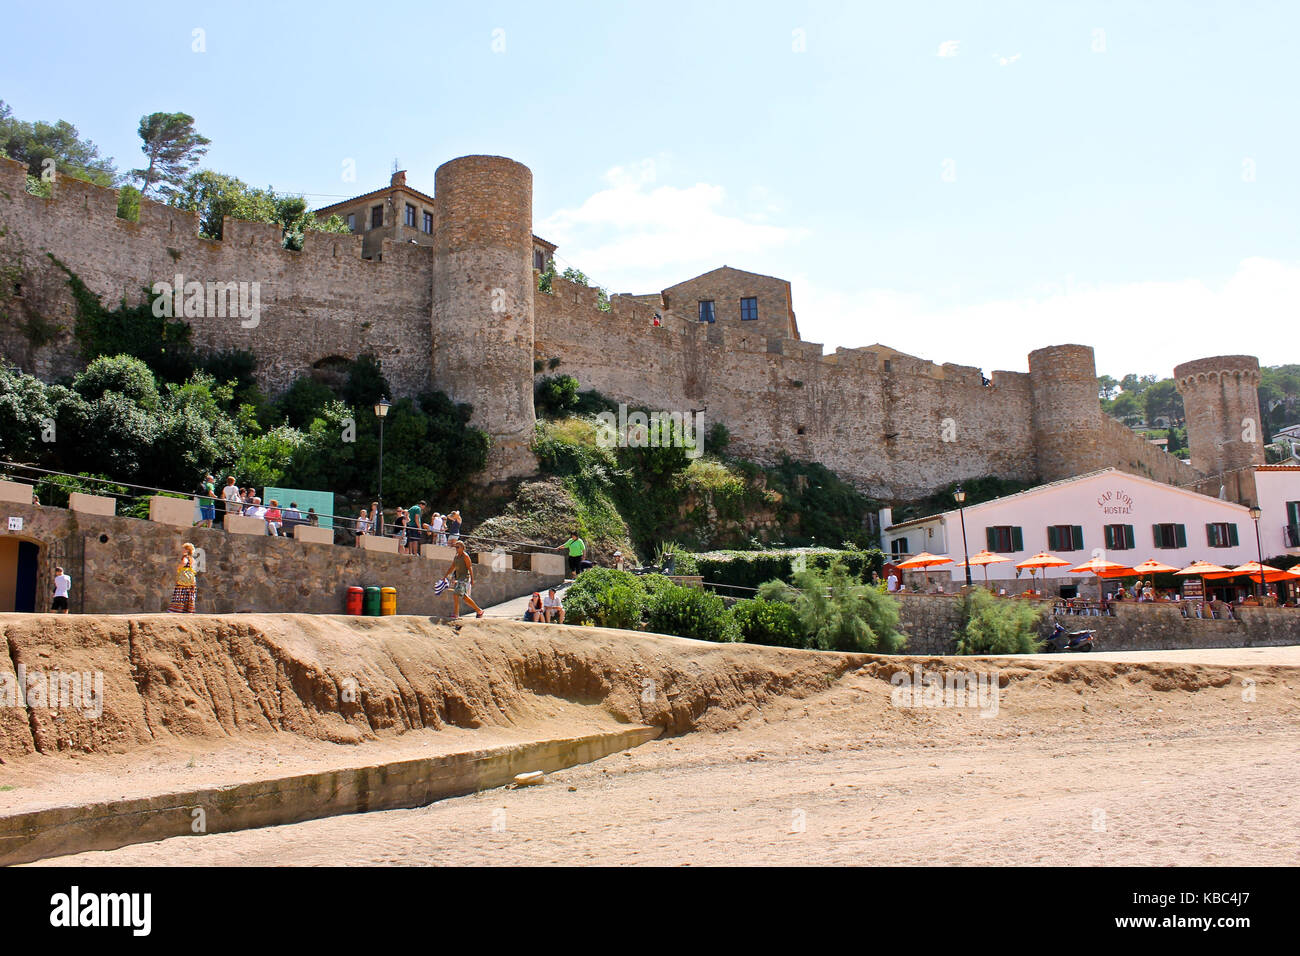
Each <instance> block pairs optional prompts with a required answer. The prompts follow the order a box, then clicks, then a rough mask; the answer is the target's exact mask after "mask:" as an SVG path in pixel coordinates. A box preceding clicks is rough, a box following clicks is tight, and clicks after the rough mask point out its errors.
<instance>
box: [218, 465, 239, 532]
mask: <svg viewBox="0 0 1300 956" xmlns="http://www.w3.org/2000/svg"><path fill="white" fill-rule="evenodd" d="M221 499H222V509H221V510H222V527H225V515H237V514H239V513H241V512H242V511H243V510H244V509H243V506H242V505H241V504H240V503H239V486H238V485H236V484H235V478H234V476H233V475H230V476H227V478H226V486H225V487H224V488H222V489H221Z"/></svg>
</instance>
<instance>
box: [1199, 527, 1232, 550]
mask: <svg viewBox="0 0 1300 956" xmlns="http://www.w3.org/2000/svg"><path fill="white" fill-rule="evenodd" d="M1205 543H1206V544H1208V545H1209V546H1210V547H1211V548H1233V547H1236V546H1237V544H1238V538H1237V524H1236V522H1233V521H1213V522H1210V523H1209V524H1207V525H1206V526H1205Z"/></svg>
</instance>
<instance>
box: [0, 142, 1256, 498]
mask: <svg viewBox="0 0 1300 956" xmlns="http://www.w3.org/2000/svg"><path fill="white" fill-rule="evenodd" d="M24 182H25V181H24V169H23V167H22V165H21V164H18V163H14V162H12V161H5V160H0V231H2V232H3V235H0V255H3V254H4V253H8V254H9V255H10V257H14V256H16V257H17V259H18V261H20V262H21V278H20V280H19V286H20V289H19V292H18V295H17V298H11V300H10V302H9V304H10V305H11V306H14V304H15V303H16V307H11V308H9V309H7V310H6V311H7V312H8V313H10V316H11V318H10V319H6V320H5V321H4V322H3V323H0V326H2V327H0V349H2V350H3V354H4V355H5V356H6V357H8V358H9V359H10V360H11V361H16V362H17V363H18V364H19V365H21V366H22V367H23V368H25V369H27V370H29V371H33V372H35V373H36V374H40V375H45V376H47V377H49V376H53V375H57V374H60V372H61V370H64V369H69V368H71V367H73V365H74V364H75V355H74V354H73V348H74V346H73V342H72V336H71V328H72V322H73V309H72V302H71V297H70V295H69V294H68V293H67V283H66V279H65V277H64V276H63V275H62V273H61V272H59V271H58V270H57V269H55V268H54V267H53V265H52V263H50V261H49V259H48V257H47V256H46V255H45V253H46V252H49V253H52V254H53V255H54V256H56V257H57V258H58V259H60V260H61V261H63V262H64V263H66V264H67V265H68V266H69V267H70V268H71V269H72V270H73V271H74V272H75V273H76V274H77V275H79V276H80V277H81V278H82V279H83V280H84V281H85V282H86V283H87V285H88V286H89V287H90V289H91V290H92V291H93V292H95V293H96V294H98V295H99V296H100V297H101V299H102V300H103V301H104V302H105V303H106V304H111V303H113V302H116V301H118V300H120V299H122V298H125V299H126V300H128V301H139V299H140V297H141V296H142V294H143V289H144V288H145V287H146V286H149V285H150V284H152V283H153V282H156V281H168V282H170V281H173V276H174V275H176V274H178V273H179V274H183V275H184V277H185V279H186V281H191V280H197V281H200V282H257V283H259V285H260V290H261V292H260V301H261V317H260V321H259V323H258V324H257V326H256V327H255V328H244V327H242V325H241V321H240V319H239V318H238V317H232V318H219V317H210V316H198V317H193V318H188V319H187V321H189V322H190V324H191V325H192V326H193V328H194V341H195V344H196V345H197V346H199V347H200V348H201V349H208V350H224V349H247V350H249V351H252V352H253V353H254V354H256V355H257V357H258V361H259V375H260V377H261V379H262V384H263V385H264V387H266V388H267V389H268V390H269V391H271V392H275V391H277V390H279V389H282V388H284V387H286V386H287V385H288V384H289V383H290V382H291V381H292V380H293V379H294V378H295V377H296V376H297V375H299V374H302V373H303V372H306V371H309V370H311V369H312V368H313V367H315V366H317V365H320V364H321V363H328V362H330V361H331V360H332V359H338V358H345V359H350V358H354V357H356V356H357V355H359V354H361V353H362V352H371V353H373V354H375V355H376V356H377V357H378V358H379V359H380V361H381V362H382V365H383V369H384V372H385V374H386V375H387V376H388V379H389V381H390V382H391V383H392V385H393V387H394V389H395V392H396V394H398V395H410V394H415V393H417V392H419V391H420V390H422V389H425V388H429V387H434V388H438V389H442V390H443V391H446V392H447V393H448V394H449V395H450V396H451V397H452V398H453V399H455V400H456V401H463V402H469V403H471V404H473V405H474V407H475V416H474V420H475V423H476V424H478V425H480V426H481V427H483V428H485V429H486V430H487V431H488V432H489V433H490V434H492V436H493V439H494V445H495V451H494V455H493V458H492V459H491V461H490V468H491V469H492V472H493V473H492V476H491V477H493V478H502V477H512V476H517V475H522V474H525V473H527V472H528V471H530V470H531V468H532V467H533V463H532V461H531V456H530V455H529V454H528V453H527V449H526V446H527V441H528V438H529V436H530V435H531V430H532V421H533V405H532V384H533V379H534V373H533V358H534V357H537V358H541V359H545V360H550V359H559V360H560V364H559V366H558V369H557V371H559V372H564V373H569V374H572V375H574V376H576V377H577V378H578V379H579V381H580V382H581V383H582V387H583V388H595V389H598V390H599V391H601V392H602V393H604V394H606V395H607V396H609V397H611V398H613V399H615V400H619V401H626V402H628V403H629V404H632V405H636V406H638V407H642V408H649V409H652V410H654V409H661V410H664V411H669V412H680V413H683V414H685V413H688V412H690V411H693V410H697V409H703V410H704V412H703V415H704V421H705V424H706V427H707V426H708V425H710V424H712V423H715V422H722V423H724V424H725V425H726V426H727V428H728V429H729V430H730V432H731V435H732V450H733V451H734V452H737V453H741V454H744V455H747V456H749V457H753V458H755V459H758V460H760V461H766V462H776V461H778V460H779V459H780V458H781V456H782V455H789V456H790V457H792V458H796V459H804V460H811V461H818V462H821V463H822V464H824V465H825V466H826V467H828V468H830V469H831V470H833V471H835V472H838V473H839V474H841V475H843V476H845V477H846V478H848V479H850V480H851V481H853V482H854V483H855V484H856V485H857V486H858V487H860V488H861V489H862V490H864V491H866V492H868V493H870V494H873V495H876V496H878V497H881V498H883V499H887V500H895V501H898V500H907V499H911V498H916V497H919V496H922V495H925V494H928V493H931V492H933V491H935V490H937V489H939V488H942V487H943V486H945V485H947V484H949V483H951V482H953V481H959V480H962V479H968V478H975V477H979V476H984V475H996V476H1000V477H1004V478H1009V479H1018V480H1033V479H1035V478H1041V479H1042V480H1044V481H1051V480H1055V479H1059V478H1064V477H1069V476H1071V475H1075V474H1080V473H1084V472H1088V471H1092V470H1096V469H1098V468H1101V467H1105V466H1107V465H1113V466H1115V467H1117V468H1120V469H1122V470H1125V471H1129V472H1133V473H1137V474H1144V475H1148V476H1150V477H1152V478H1156V479H1158V480H1162V481H1168V482H1171V483H1175V484H1181V485H1193V484H1195V483H1196V482H1197V481H1198V480H1201V479H1203V478H1204V476H1205V475H1206V474H1209V473H1211V472H1213V471H1214V470H1215V465H1216V463H1217V462H1218V459H1219V457H1222V456H1221V455H1219V454H1218V453H1217V452H1216V453H1215V455H1214V456H1213V457H1206V456H1207V453H1206V452H1205V451H1204V449H1205V448H1206V447H1209V446H1213V445H1214V442H1215V441H1217V440H1218V438H1219V437H1221V436H1217V435H1216V436H1215V438H1214V439H1213V440H1212V441H1211V442H1210V443H1208V445H1207V443H1206V442H1205V441H1204V439H1203V438H1202V437H1195V436H1194V437H1193V438H1192V442H1193V446H1192V447H1193V464H1194V465H1195V466H1196V467H1192V466H1188V465H1185V464H1183V463H1182V462H1180V461H1178V460H1177V459H1175V458H1173V456H1171V455H1168V454H1166V453H1165V452H1163V451H1161V450H1160V449H1158V448H1156V447H1155V446H1153V445H1151V444H1149V443H1148V442H1146V441H1144V440H1143V439H1141V438H1140V437H1138V436H1136V435H1134V434H1133V433H1132V432H1131V431H1130V430H1129V429H1127V428H1125V427H1124V426H1123V425H1121V424H1119V423H1118V422H1115V421H1113V420H1111V419H1109V418H1108V417H1107V416H1105V415H1104V414H1102V412H1101V409H1100V404H1099V401H1098V398H1097V387H1096V368H1095V365H1094V361H1093V354H1092V349H1091V348H1088V347H1086V346H1082V345H1062V346H1054V347H1051V348H1046V349H1040V350H1038V351H1036V352H1034V353H1033V354H1032V355H1031V356H1030V359H1029V372H1027V373H1022V372H1007V371H998V372H993V373H992V375H991V377H990V379H989V380H988V381H987V382H986V381H985V380H984V378H983V376H982V374H981V372H980V370H979V369H977V368H972V367H967V366H960V365H952V364H945V365H936V364H934V363H931V362H927V361H925V360H922V359H919V358H915V357H913V356H908V355H904V354H903V353H899V352H897V351H894V350H892V349H888V348H886V347H883V346H876V347H874V348H855V349H844V348H841V349H837V350H836V351H835V352H834V353H832V354H829V355H823V354H822V346H821V345H820V344H817V343H812V342H804V341H801V340H800V339H799V338H798V337H797V336H798V333H797V328H796V327H795V326H794V323H793V312H792V310H791V311H790V316H791V318H790V323H789V327H788V328H785V327H782V326H781V324H780V323H772V322H764V323H754V324H753V325H752V326H751V325H750V324H749V323H745V324H744V325H742V324H741V323H740V322H739V321H736V322H734V323H729V322H728V321H726V318H727V315H728V313H727V312H726V311H725V310H724V308H723V303H722V302H719V321H718V322H716V323H713V324H704V323H700V322H699V321H698V317H697V315H696V311H695V310H696V303H695V299H694V296H695V295H697V294H699V295H701V297H703V295H702V292H701V291H698V290H696V289H695V288H694V287H693V286H691V283H690V281H688V282H685V283H681V284H680V285H679V286H674V287H671V288H670V290H666V291H667V292H669V294H670V301H669V302H665V301H664V297H663V296H662V295H638V296H615V297H613V299H612V300H611V309H610V310H609V311H602V310H600V309H599V308H598V307H597V300H596V290H595V289H592V288H587V287H583V286H578V285H575V284H573V283H570V282H566V281H565V280H563V279H558V278H557V279H555V280H554V283H553V290H554V291H553V293H552V294H549V295H548V294H541V293H536V292H535V285H534V279H533V273H532V263H531V259H530V256H531V249H532V240H531V237H532V214H531V212H532V211H531V202H532V200H531V194H532V175H531V172H530V171H529V170H528V169H527V167H524V166H522V165H520V164H518V163H516V162H514V161H512V160H508V159H504V158H502V157H483V156H469V157H462V158H460V159H456V160H452V161H451V162H449V163H447V164H444V165H443V166H442V167H440V168H439V170H438V172H437V176H436V184H437V188H436V190H435V202H436V212H435V241H434V245H433V246H420V245H413V244H397V243H393V242H391V241H387V240H386V241H385V242H384V243H383V247H382V255H381V257H380V258H379V259H376V260H366V259H362V258H361V246H362V240H361V238H360V237H359V236H338V235H324V234H319V233H312V234H309V235H308V236H307V238H306V241H305V244H304V249H303V251H302V252H292V251H287V250H284V249H282V248H281V247H280V233H279V229H278V227H276V226H271V225H263V224H253V223H244V222H237V221H233V220H229V219H227V220H226V223H225V227H224V231H225V238H224V239H223V240H221V241H210V240H205V239H200V238H198V237H197V229H198V226H197V221H196V219H195V217H194V216H193V215H191V214H187V213H183V212H180V211H178V210H175V209H171V208H170V207H167V206H163V205H160V204H157V203H152V202H148V201H145V202H143V203H142V204H141V212H140V222H139V223H130V222H126V221H124V220H121V219H118V218H117V216H116V193H115V191H113V190H111V189H103V188H100V187H97V186H92V185H88V184H85V183H81V182H77V181H74V180H67V179H63V180H60V181H58V182H57V183H55V185H54V195H53V198H51V199H43V198H39V197H35V196H31V195H29V194H28V193H27V192H26V190H25V188H24ZM775 281H783V280H775ZM673 290H677V292H676V293H675V294H674V293H673ZM778 298H779V297H778ZM679 299H680V300H681V301H677V300H679ZM4 301H5V300H3V299H0V304H3V303H4ZM764 301H767V300H764ZM785 301H786V304H787V306H788V296H786V299H785ZM669 305H671V306H672V307H671V308H670V307H669ZM728 307H729V306H728ZM24 309H30V310H31V311H34V312H38V313H39V314H41V315H43V316H45V317H48V318H54V319H56V320H58V321H59V323H60V324H61V325H62V328H61V330H60V331H59V333H58V335H57V336H56V338H55V339H54V340H53V341H52V342H49V343H47V344H43V345H41V346H39V347H36V346H34V345H32V344H31V342H30V340H29V337H25V335H24V333H23V331H22V330H21V329H20V328H19V327H18V324H16V323H15V322H14V321H13V320H12V316H14V315H20V314H21V313H22V312H23V310H24ZM761 314H762V316H763V317H764V319H766V318H767V316H769V315H771V314H772V309H770V308H767V309H762V308H761ZM656 315H658V316H659V317H660V320H661V324H660V325H658V326H656V325H655V324H654V319H655V317H656ZM1206 361H1209V360H1206ZM1213 361H1216V362H1219V363H1222V362H1223V361H1227V360H1224V359H1218V360H1213ZM1252 361H1253V360H1252ZM1255 369H1256V376H1257V374H1258V363H1256V364H1255ZM541 374H550V372H549V371H544V372H543V373H541ZM1223 387H1224V388H1227V387H1228V386H1227V385H1224V386H1223ZM1233 387H1234V388H1236V389H1237V390H1238V391H1239V392H1241V394H1236V393H1234V394H1233V395H1231V396H1229V398H1228V399H1224V398H1223V392H1222V389H1221V390H1220V391H1219V392H1212V390H1209V389H1190V390H1189V389H1184V400H1185V402H1186V403H1187V405H1188V421H1189V431H1190V430H1192V429H1200V428H1201V427H1202V423H1203V422H1205V421H1214V420H1218V419H1214V418H1213V417H1212V416H1211V413H1209V412H1203V411H1202V410H1201V409H1200V407H1199V403H1200V402H1201V401H1202V399H1204V400H1206V401H1210V400H1211V399H1213V400H1214V401H1221V400H1222V401H1227V400H1229V399H1230V403H1232V409H1230V410H1231V411H1232V412H1233V415H1235V414H1236V409H1237V406H1238V405H1244V404H1248V403H1249V401H1251V400H1252V399H1251V398H1250V396H1247V395H1245V391H1246V390H1249V389H1250V385H1249V377H1248V376H1246V377H1245V378H1242V377H1240V376H1239V377H1238V378H1237V379H1236V380H1235V382H1234V385H1233ZM1225 414H1226V413H1225ZM1256 414H1257V411H1256ZM1219 418H1224V415H1220V416H1219ZM1214 447H1217V446H1214ZM1198 449H1201V452H1200V454H1199V457H1198ZM1243 454H1244V453H1243ZM1258 454H1259V459H1260V460H1261V461H1262V454H1263V453H1262V440H1261V441H1260V442H1259V452H1258ZM1238 457H1242V456H1240V455H1239V456H1238ZM1246 457H1249V455H1246ZM1233 460H1234V461H1235V460H1236V459H1235V458H1234V459H1233Z"/></svg>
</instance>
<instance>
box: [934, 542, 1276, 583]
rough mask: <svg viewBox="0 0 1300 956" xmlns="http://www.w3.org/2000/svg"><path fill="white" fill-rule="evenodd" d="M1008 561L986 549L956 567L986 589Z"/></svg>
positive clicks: (959, 562)
mask: <svg viewBox="0 0 1300 956" xmlns="http://www.w3.org/2000/svg"><path fill="white" fill-rule="evenodd" d="M1010 560H1011V559H1010V558H1004V557H1003V556H1002V555H1000V554H994V553H993V552H992V551H989V550H987V549H986V550H984V551H976V552H975V553H974V554H972V555H971V556H970V560H969V561H958V562H957V567H959V568H964V567H966V566H967V565H970V567H972V568H983V569H984V586H985V587H987V586H988V583H989V565H990V564H1002V563H1004V562H1006V561H1010ZM1296 567H1300V565H1296Z"/></svg>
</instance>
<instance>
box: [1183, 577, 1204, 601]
mask: <svg viewBox="0 0 1300 956" xmlns="http://www.w3.org/2000/svg"><path fill="white" fill-rule="evenodd" d="M1204 585H1205V582H1204V581H1202V580H1201V579H1200V578H1183V599H1184V600H1186V601H1200V600H1202V599H1203V598H1204V597H1205V587H1204Z"/></svg>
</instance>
